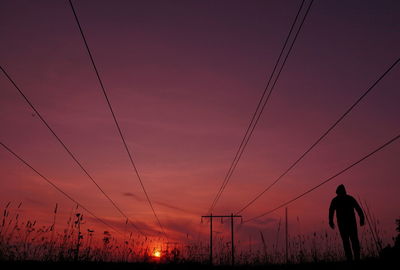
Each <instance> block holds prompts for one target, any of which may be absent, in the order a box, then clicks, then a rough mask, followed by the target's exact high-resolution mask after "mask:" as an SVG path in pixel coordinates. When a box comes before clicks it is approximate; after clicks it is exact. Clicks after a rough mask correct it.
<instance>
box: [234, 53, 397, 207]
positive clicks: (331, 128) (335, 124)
mask: <svg viewBox="0 0 400 270" xmlns="http://www.w3.org/2000/svg"><path fill="white" fill-rule="evenodd" d="M399 62H400V58H398V59H397V60H396V61H394V63H393V64H392V65H391V66H390V67H389V68H387V69H386V70H385V71H384V72H383V73H382V74H381V75H380V76H379V78H378V79H377V80H376V81H375V82H374V83H373V84H372V85H371V86H370V87H369V88H368V89H367V90H366V91H365V92H364V93H363V94H362V95H361V96H360V97H359V98H358V99H357V100H356V101H355V102H354V103H353V104H352V105H351V106H350V107H349V108H348V109H347V110H346V111H345V112H344V113H343V114H342V115H341V116H340V117H339V118H338V119H337V120H336V121H335V122H334V123H333V124H332V125H331V126H330V127H329V128H328V129H327V130H326V131H325V132H324V133H323V134H322V135H321V136H320V137H319V138H318V139H317V140H316V141H315V142H314V143H313V144H312V145H311V146H310V147H309V148H308V149H307V150H306V151H305V152H304V153H303V154H302V155H300V157H299V158H298V159H297V160H296V161H295V162H293V163H292V164H291V165H290V166H289V168H287V169H286V170H285V171H284V172H283V173H282V174H281V175H280V176H279V177H278V178H276V179H275V180H274V181H273V182H272V183H271V184H270V185H268V186H267V187H266V188H265V189H264V190H263V191H261V192H260V193H259V194H258V195H256V196H255V197H254V198H253V199H252V200H250V201H249V202H248V203H247V204H246V205H245V206H243V207H242V208H241V209H240V210H239V211H237V212H236V213H237V214H239V213H242V212H243V211H244V210H246V209H247V208H248V207H249V206H250V205H252V204H253V203H254V202H256V201H257V200H258V199H259V198H260V197H261V196H263V195H264V194H265V193H266V192H267V191H268V190H270V189H271V188H272V186H274V185H275V184H276V183H278V182H279V181H280V180H281V179H282V178H283V177H284V176H285V175H286V174H288V173H289V172H290V171H291V170H292V169H293V168H294V167H295V166H296V165H297V164H298V163H299V162H300V161H301V160H302V159H303V158H304V157H305V156H306V155H307V154H308V153H310V152H311V150H312V149H313V148H314V147H316V146H317V145H318V144H319V143H320V142H321V141H322V140H323V139H324V138H325V137H326V136H328V134H329V133H330V132H331V131H332V130H333V129H334V128H335V127H336V126H337V125H338V124H339V123H340V122H341V121H342V120H343V119H344V118H346V116H347V115H348V114H350V112H351V111H352V110H353V109H354V108H355V107H356V106H357V105H358V104H359V103H360V102H361V101H362V100H363V99H364V98H365V97H366V96H367V95H368V94H369V93H370V92H371V91H372V90H373V89H375V86H377V85H378V84H379V82H380V81H381V80H382V79H383V78H384V77H385V76H386V75H387V74H389V72H390V71H392V70H393V68H394V67H395V66H396V65H397V64H398V63H399Z"/></svg>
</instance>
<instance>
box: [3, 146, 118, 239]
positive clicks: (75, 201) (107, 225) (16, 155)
mask: <svg viewBox="0 0 400 270" xmlns="http://www.w3.org/2000/svg"><path fill="white" fill-rule="evenodd" d="M0 145H1V146H3V148H4V149H5V150H7V151H8V152H9V153H11V154H12V155H13V156H15V157H16V158H17V159H19V160H20V161H21V162H22V163H24V164H25V165H26V166H28V167H29V168H30V169H31V170H32V171H34V172H35V173H36V174H37V175H39V176H40V177H41V178H42V179H43V180H45V181H46V182H47V183H48V184H49V185H51V186H52V187H53V188H55V189H56V190H57V191H58V192H60V193H61V194H63V195H64V196H65V197H67V198H68V199H69V200H71V201H72V202H73V203H75V204H76V205H78V206H79V207H81V208H82V209H83V210H85V211H86V212H88V213H89V214H90V215H91V216H93V217H94V218H95V219H96V220H97V221H99V222H101V223H103V224H104V225H105V226H106V227H108V228H110V229H112V230H114V231H115V232H117V233H119V234H121V235H122V236H124V234H123V233H122V232H121V231H119V230H118V229H116V228H115V227H114V226H112V225H110V224H108V223H107V222H105V221H104V220H103V219H101V218H99V217H98V216H97V215H95V214H94V213H93V212H92V211H90V210H89V209H87V208H86V207H85V206H84V205H83V204H81V203H80V202H78V201H77V200H75V199H74V198H73V197H71V196H70V195H69V194H68V193H66V192H65V191H64V190H62V189H61V188H60V187H58V186H57V185H56V184H54V183H53V181H51V180H50V179H48V178H47V177H45V176H44V175H43V174H41V173H40V172H39V171H38V170H36V169H35V168H34V167H33V166H32V165H30V164H29V163H28V162H27V161H26V160H25V159H23V158H22V157H21V156H20V155H18V154H17V153H15V152H14V151H13V150H11V148H10V147H9V146H7V145H5V144H4V143H3V142H0Z"/></svg>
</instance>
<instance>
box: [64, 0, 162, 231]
mask: <svg viewBox="0 0 400 270" xmlns="http://www.w3.org/2000/svg"><path fill="white" fill-rule="evenodd" d="M68 1H69V4H70V6H71V9H72V12H73V13H74V17H75V21H76V23H77V25H78V28H79V32H80V33H81V36H82V39H83V42H84V43H85V47H86V50H87V52H88V54H89V58H90V61H91V63H92V66H93V69H94V71H95V73H96V76H97V79H98V81H99V84H100V87H101V90H102V91H103V94H104V97H105V99H106V101H107V104H108V108H109V109H110V112H111V115H112V117H113V119H114V122H115V125H116V127H117V130H118V133H119V135H120V137H121V140H122V142H123V144H124V147H125V150H126V152H127V154H128V156H129V160H130V163H131V165H132V166H133V169H134V171H135V173H136V175H137V177H138V179H139V182H140V185H141V187H142V190H143V192H144V194H145V195H146V199H147V201H148V203H149V205H150V208H151V210H152V212H153V214H154V217H155V219H156V221H157V223H158V225H159V226H160V229H161V231H162V233H163V234H164V235H165V236H166V234H165V231H164V227H163V226H162V224H161V222H160V219H159V218H158V216H157V214H156V211H155V209H154V207H153V204H152V202H151V200H150V197H149V195H148V193H147V191H146V188H145V187H144V184H143V181H142V178H141V177H140V174H139V171H138V169H137V167H136V165H135V163H134V161H133V157H132V154H131V152H130V151H129V148H128V145H127V143H126V141H125V138H124V135H123V134H122V130H121V128H120V125H119V123H118V120H117V118H116V116H115V113H114V110H113V108H112V106H111V102H110V100H109V98H108V95H107V92H106V89H105V87H104V84H103V81H102V80H101V77H100V74H99V71H98V69H97V66H96V64H95V62H94V58H93V55H92V53H91V51H90V48H89V45H88V43H87V40H86V37H85V34H84V33H83V30H82V27H81V24H80V22H79V19H78V15H77V14H76V11H75V8H74V5H73V4H72V1H71V0H68Z"/></svg>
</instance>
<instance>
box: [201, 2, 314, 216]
mask: <svg viewBox="0 0 400 270" xmlns="http://www.w3.org/2000/svg"><path fill="white" fill-rule="evenodd" d="M304 3H305V0H303V1H302V3H301V5H300V7H299V10H298V12H297V14H296V17H295V19H294V21H293V23H292V26H291V28H290V31H289V34H288V36H287V37H286V40H285V43H284V45H283V47H282V50H281V52H280V54H279V57H278V59H277V61H276V63H275V66H274V68H273V70H272V72H271V74H270V77H269V79H268V82H267V86H266V87H265V89H264V92H263V94H262V96H261V98H260V101H259V103H258V105H257V108H256V110H255V112H254V114H253V116H252V119H251V121H250V124H249V126H248V127H247V130H246V133H245V135H244V137H243V139H242V141H241V143H240V145H239V148H238V150H237V152H236V155H235V158H234V159H233V161H232V163H231V166H230V168H229V170H228V172H227V174H226V176H225V179H224V181H223V182H222V185H221V187H220V189H219V191H218V192H217V195H216V197H215V198H214V201H213V203H212V205H211V207H210V208H209V211H208V212H209V213H211V212H212V210H213V209H214V207H215V206H216V204H217V202H218V200H219V198H220V197H221V195H222V193H223V191H224V190H225V188H226V186H227V185H228V182H229V180H230V178H231V176H232V174H233V172H234V170H235V168H236V166H237V164H238V163H239V160H240V158H241V157H242V154H243V152H244V150H245V148H246V146H247V144H248V142H249V140H250V138H251V136H252V134H253V132H254V129H255V128H256V126H257V124H258V121H259V119H260V117H261V115H262V113H263V111H264V109H265V106H266V104H267V103H268V101H269V99H270V96H271V94H272V92H273V90H274V87H275V84H276V82H277V81H278V79H279V77H280V74H281V72H282V70H283V67H284V66H285V63H286V61H287V59H288V57H289V55H290V52H291V51H292V49H293V46H294V44H295V42H296V39H297V37H298V35H299V33H300V30H301V28H302V26H303V24H304V22H305V19H306V18H307V15H308V13H309V11H310V8H311V5H312V4H313V0H312V1H311V2H310V4H309V5H308V7H307V10H306V12H305V14H304V16H303V18H302V21H301V23H300V26H299V28H298V29H297V32H296V34H295V37H294V38H293V40H292V42H291V45H290V47H289V49H288V51H287V53H286V56H285V58H284V60H283V62H282V65H281V67H280V69H279V71H278V74H277V76H276V77H275V80H274V82H273V84H272V87H271V88H270V91H269V92H268V95H267V97H266V99H265V101H264V102H263V99H264V97H265V94H266V93H267V89H268V87H269V86H270V83H271V81H272V78H273V76H274V74H275V71H276V69H277V67H278V64H279V62H280V60H281V58H282V55H283V52H284V51H285V49H286V45H287V43H288V41H289V39H290V36H291V34H292V32H293V29H294V27H295V25H296V23H297V20H298V17H299V15H300V13H301V10H302V8H303V5H304ZM261 104H262V106H261ZM260 108H261V109H260Z"/></svg>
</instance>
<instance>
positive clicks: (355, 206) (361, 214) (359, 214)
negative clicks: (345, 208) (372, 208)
mask: <svg viewBox="0 0 400 270" xmlns="http://www.w3.org/2000/svg"><path fill="white" fill-rule="evenodd" d="M353 201H354V209H356V211H357V214H358V216H359V217H360V226H364V224H365V217H364V212H363V210H362V209H361V207H360V205H359V204H358V202H357V201H356V199H354V198H353Z"/></svg>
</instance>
